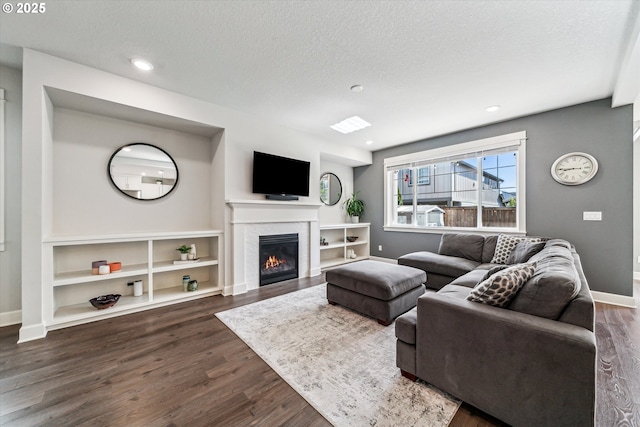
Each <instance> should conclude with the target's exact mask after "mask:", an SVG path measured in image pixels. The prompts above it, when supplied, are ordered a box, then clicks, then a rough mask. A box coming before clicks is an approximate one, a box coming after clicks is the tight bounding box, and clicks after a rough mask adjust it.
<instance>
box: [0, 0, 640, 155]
mask: <svg viewBox="0 0 640 427" xmlns="http://www.w3.org/2000/svg"><path fill="white" fill-rule="evenodd" d="M46 7H47V10H46V12H45V13H44V14H41V15H18V14H16V13H11V14H7V13H3V14H2V15H1V16H0V42H1V43H2V44H3V46H2V49H1V50H0V62H2V63H4V64H5V65H9V66H19V64H18V62H19V55H18V54H16V50H15V49H12V48H10V47H9V46H6V45H13V46H20V47H28V48H31V49H35V50H38V51H41V52H45V53H48V54H51V55H54V56H57V57H60V58H64V59H68V60H71V61H74V62H77V63H81V64H86V65H89V66H92V67H95V68H99V69H102V70H105V71H108V72H111V73H114V74H118V75H122V76H125V77H128V78H131V79H135V80H139V81H144V82H147V83H149V84H152V85H155V86H159V87H163V88H166V89H169V90H172V91H175V92H179V93H182V94H186V95H189V96H192V97H195V98H200V99H203V100H206V101H210V102H213V103H216V104H219V105H224V106H227V107H231V108H233V109H237V110H241V111H245V112H248V113H251V114H256V115H258V116H263V117H265V118H267V119H269V120H273V121H275V122H279V123H281V124H284V125H286V126H288V127H291V128H295V129H299V130H301V131H304V132H307V133H312V134H316V135H319V136H320V137H322V138H324V139H326V140H327V141H332V142H337V143H345V144H351V145H354V146H357V147H360V148H363V149H369V150H377V149H380V148H383V147H387V146H391V145H396V144H401V143H405V142H410V141H415V140H419V139H424V138H427V137H431V136H435V135H440V134H445V133H449V132H454V131H457V130H461V129H465V128H469V127H475V126H479V125H483V124H487V123H492V122H496V121H502V120H506V119H508V118H513V117H518V116H523V115H528V114H532V113H536V112H541V111H546V110H550V109H554V108H559V107H563V106H567V105H573V104H577V103H581V102H586V101H590V100H594V99H601V98H604V97H608V96H612V95H614V90H615V88H616V87H617V86H623V87H625V88H627V89H626V93H624V94H622V95H621V96H620V97H619V99H620V103H631V102H633V99H634V98H635V96H636V95H637V89H638V84H637V82H636V81H633V82H631V84H629V83H628V82H627V84H626V85H621V83H620V79H632V80H633V79H636V80H637V79H639V77H638V76H636V75H634V73H633V72H631V73H630V71H629V70H630V69H631V70H632V71H633V70H635V69H634V68H633V64H637V62H638V61H637V60H633V58H632V56H634V55H635V54H636V53H637V52H638V50H637V48H636V49H635V50H634V46H635V45H636V44H638V42H637V40H638V28H637V27H638V21H639V19H638V11H639V10H640V2H638V1H627V0H621V1H583V0H579V1H572V0H566V1H540V0H533V1H526V0H521V1H480V0H478V1H373V0H372V1H189V2H186V1H182V2H178V1H55V2H53V1H51V2H47V3H46ZM134 56H141V57H144V58H146V59H148V60H149V61H151V62H152V63H153V64H154V65H155V69H154V70H153V71H152V72H151V73H148V74H142V73H140V72H138V71H136V70H134V69H133V68H132V67H131V65H130V63H129V62H128V61H129V59H130V58H131V57H134ZM629 63H630V64H631V68H630V66H629V65H628V64H629ZM625 68H626V69H625ZM354 84H360V85H363V86H364V90H363V91H362V92H359V93H354V92H351V91H350V90H349V88H350V87H351V86H352V85H354ZM629 87H630V88H631V89H628V88H629ZM633 91H635V94H634V93H631V95H630V94H629V93H630V92H633ZM493 104H499V105H501V106H502V108H501V109H500V110H499V111H497V112H495V113H487V112H486V111H485V110H484V109H485V107H487V106H489V105H493ZM353 115H358V116H360V117H362V118H364V119H365V120H367V121H369V122H370V123H371V124H372V126H371V127H368V128H366V129H364V130H362V131H358V132H355V133H353V134H349V135H343V134H340V133H337V132H335V131H334V130H331V129H330V128H329V126H330V125H332V124H334V123H336V122H338V121H340V120H342V119H345V118H347V117H350V116H353ZM366 140H373V141H374V143H373V144H372V145H370V146H368V145H365V144H364V141H366Z"/></svg>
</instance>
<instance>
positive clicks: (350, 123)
mask: <svg viewBox="0 0 640 427" xmlns="http://www.w3.org/2000/svg"><path fill="white" fill-rule="evenodd" d="M369 126H371V123H369V122H367V121H366V120H363V119H361V118H360V117H358V116H353V117H349V118H348V119H344V120H343V121H341V122H339V123H336V124H335V125H331V126H330V127H331V129H333V130H335V131H338V132H340V133H345V134H346V133H351V132H355V131H357V130H360V129H364V128H366V127H369Z"/></svg>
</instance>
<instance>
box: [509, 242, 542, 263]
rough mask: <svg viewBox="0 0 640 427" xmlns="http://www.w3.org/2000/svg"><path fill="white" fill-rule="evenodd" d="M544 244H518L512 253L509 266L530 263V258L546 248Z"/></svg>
mask: <svg viewBox="0 0 640 427" xmlns="http://www.w3.org/2000/svg"><path fill="white" fill-rule="evenodd" d="M544 245H545V243H544V242H531V241H527V240H524V241H522V242H518V244H516V247H515V248H513V250H512V251H511V255H509V259H508V260H507V264H522V263H524V262H527V261H529V258H531V257H532V256H534V255H535V254H537V253H538V252H540V251H541V250H542V249H543V248H544Z"/></svg>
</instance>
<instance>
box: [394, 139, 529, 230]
mask: <svg viewBox="0 0 640 427" xmlns="http://www.w3.org/2000/svg"><path fill="white" fill-rule="evenodd" d="M526 140H527V133H526V131H520V132H514V133H510V134H505V135H500V136H495V137H491V138H485V139H480V140H476V141H469V142H465V143H461V144H455V145H450V146H447V147H440V148H434V149H431V150H426V151H420V152H416V153H410V154H405V155H402V156H396V157H389V158H386V159H384V230H385V231H403V232H417V233H443V232H447V231H454V232H455V231H466V232H476V233H496V232H498V233H505V234H509V233H510V234H526V203H525V201H526V199H527V198H526V192H525V191H526V164H527V162H526ZM505 148H513V151H516V152H517V153H518V155H517V159H516V167H517V177H516V194H517V195H518V203H517V205H516V227H482V226H480V227H436V226H428V225H427V226H424V225H421V226H419V225H417V224H416V221H417V215H415V214H414V215H413V218H414V220H413V224H394V223H392V220H393V218H394V215H393V210H394V209H395V205H394V204H393V203H392V200H393V199H392V198H391V196H392V194H393V197H395V195H396V194H397V190H396V189H395V188H394V182H393V179H392V178H391V171H392V170H394V169H401V168H405V169H408V168H413V167H418V166H420V165H424V164H425V163H427V162H433V161H438V160H439V159H443V160H444V159H446V158H448V157H453V156H461V155H467V154H468V155H470V156H475V155H476V153H478V152H482V151H491V150H499V149H505ZM479 173H482V171H481V170H480V171H479ZM417 187H418V186H413V188H414V194H413V198H414V200H415V198H416V191H417V189H416V188H417ZM481 189H482V186H478V192H480V191H481ZM478 200H482V198H481V197H479V198H478ZM479 207H480V206H479ZM414 208H415V204H414ZM478 211H479V214H478V215H479V216H480V215H481V213H480V212H481V209H478ZM414 213H415V212H414ZM479 223H480V222H479Z"/></svg>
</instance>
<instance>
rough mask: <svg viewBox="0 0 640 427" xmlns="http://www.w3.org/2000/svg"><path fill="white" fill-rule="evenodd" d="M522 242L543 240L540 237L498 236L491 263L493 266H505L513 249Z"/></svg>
mask: <svg viewBox="0 0 640 427" xmlns="http://www.w3.org/2000/svg"><path fill="white" fill-rule="evenodd" d="M523 241H527V242H534V243H537V242H542V241H543V240H542V238H541V237H524V236H508V235H506V234H500V235H499V236H498V242H497V243H496V250H495V253H494V254H493V258H492V259H491V262H492V263H494V264H507V261H508V260H509V255H511V251H512V250H513V248H515V247H516V245H517V244H518V243H519V242H523Z"/></svg>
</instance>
